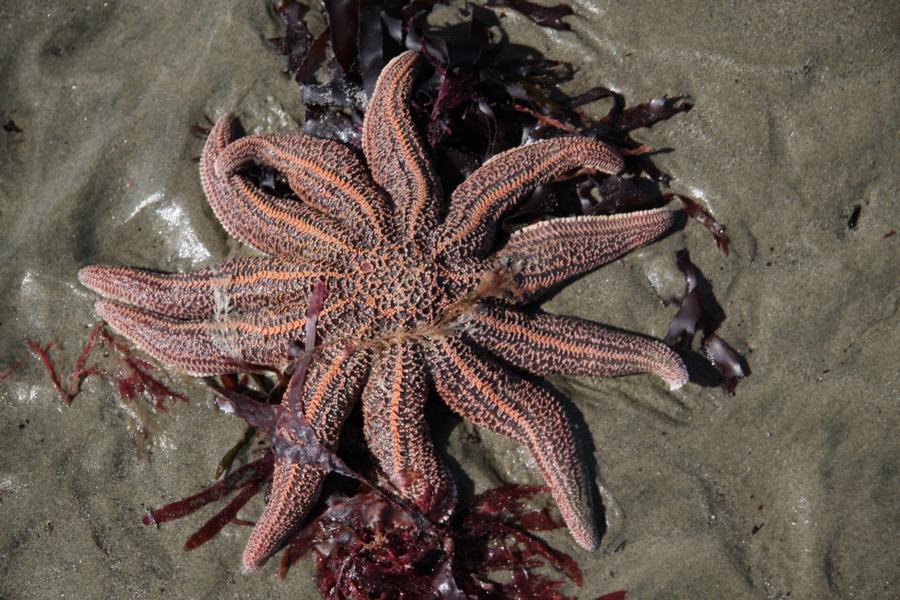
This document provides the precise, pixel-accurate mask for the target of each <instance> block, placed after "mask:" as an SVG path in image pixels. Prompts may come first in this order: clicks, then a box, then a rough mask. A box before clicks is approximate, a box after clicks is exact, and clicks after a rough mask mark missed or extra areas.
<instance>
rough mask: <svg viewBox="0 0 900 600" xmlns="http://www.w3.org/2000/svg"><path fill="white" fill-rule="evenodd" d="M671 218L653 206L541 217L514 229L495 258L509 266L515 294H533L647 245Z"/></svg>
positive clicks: (668, 214) (668, 223)
mask: <svg viewBox="0 0 900 600" xmlns="http://www.w3.org/2000/svg"><path fill="white" fill-rule="evenodd" d="M673 219H674V218H673V213H672V211H670V210H668V209H667V208H657V209H653V210H643V211H639V212H633V213H623V214H619V215H610V216H587V217H568V218H562V219H552V220H550V221H542V222H540V223H535V224H534V225H529V226H528V227H525V228H524V229H520V230H518V231H516V232H515V233H514V234H513V235H512V236H511V237H510V238H509V242H507V244H506V245H505V246H504V247H503V248H502V249H501V250H500V251H499V252H497V253H496V255H495V257H496V259H498V260H499V262H500V264H501V265H503V266H505V267H507V268H509V269H510V270H511V271H512V273H513V274H514V278H515V280H516V284H517V287H518V288H519V293H520V294H521V295H522V296H523V297H524V298H528V297H533V296H535V295H538V294H541V293H543V292H546V291H547V290H549V289H551V288H553V287H554V286H556V285H558V284H560V283H563V282H564V281H566V280H568V279H572V278H573V277H577V276H579V275H583V274H584V273H587V272H589V271H593V270H594V269H597V268H599V267H601V266H603V265H605V264H607V263H609V262H611V261H613V260H615V259H617V258H619V257H620V256H623V255H625V254H627V253H628V252H631V251H632V250H634V249H636V248H640V247H641V246H644V245H646V244H649V243H650V242H652V241H653V240H655V239H656V238H658V237H659V236H661V235H662V234H663V233H665V232H666V231H668V229H669V227H671V226H672V223H673Z"/></svg>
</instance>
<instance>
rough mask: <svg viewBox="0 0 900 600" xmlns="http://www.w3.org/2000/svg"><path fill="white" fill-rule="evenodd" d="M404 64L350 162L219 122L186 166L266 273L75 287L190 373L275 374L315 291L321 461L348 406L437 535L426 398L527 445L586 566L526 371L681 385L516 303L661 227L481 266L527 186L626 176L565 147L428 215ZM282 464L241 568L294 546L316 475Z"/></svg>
mask: <svg viewBox="0 0 900 600" xmlns="http://www.w3.org/2000/svg"><path fill="white" fill-rule="evenodd" d="M416 61H417V54H415V53H411V52H407V53H405V54H402V55H400V56H399V57H397V58H395V59H394V60H393V61H391V62H390V63H389V64H388V65H387V67H385V69H384V71H383V73H382V75H381V78H380V79H379V81H378V84H377V86H376V90H375V93H374V95H373V97H372V100H371V103H370V105H369V109H368V111H367V113H366V117H365V123H364V137H363V154H364V155H365V158H366V161H367V163H365V164H364V163H363V162H362V161H361V160H360V159H359V158H358V157H357V156H356V154H355V153H354V152H353V151H351V150H350V149H348V148H345V147H343V146H341V145H340V144H337V143H336V142H333V141H329V140H320V139H315V138H311V137H308V136H305V135H302V134H299V133H288V134H265V135H254V136H249V137H245V138H242V139H240V140H237V141H232V137H233V131H232V126H231V120H230V119H229V118H228V117H223V118H222V119H220V120H219V122H218V123H217V124H216V125H215V127H214V128H213V130H212V131H211V133H210V135H209V139H208V140H207V143H206V146H205V148H204V151H203V156H202V158H201V165H200V172H201V179H202V181H203V187H204V191H205V192H206V196H207V198H208V199H209V203H210V205H211V206H212V208H213V211H214V212H215V214H216V216H217V217H218V219H219V221H220V222H221V223H222V225H223V227H224V228H225V229H226V230H227V231H228V232H229V233H230V234H231V235H233V236H234V237H236V238H238V239H239V240H241V241H243V242H244V243H246V244H248V245H250V246H252V247H254V248H256V249H258V250H260V251H262V252H264V253H266V254H268V255H270V256H269V257H253V258H239V259H232V260H228V261H225V262H224V263H222V264H220V265H218V266H216V267H210V268H207V269H203V270H200V271H197V272H194V273H188V274H164V273H153V272H150V271H145V270H140V269H132V268H125V267H112V266H89V267H85V268H84V269H82V270H81V271H80V273H79V276H80V278H81V281H82V282H83V283H84V284H85V285H86V286H88V287H90V288H91V289H93V290H95V291H97V292H98V293H99V294H100V295H101V296H103V297H104V299H102V300H100V301H99V302H98V303H97V312H98V314H99V315H100V316H101V317H102V318H103V319H105V320H106V321H107V322H108V323H109V324H110V325H111V326H112V327H113V328H114V329H115V330H116V331H118V332H119V333H121V334H123V335H125V336H126V337H128V338H129V339H131V340H132V341H133V342H134V343H135V344H137V345H138V346H139V347H141V348H143V349H144V350H146V351H147V352H149V353H150V354H151V355H153V356H154V357H156V358H157V359H159V360H160V361H162V362H164V363H168V364H170V365H173V366H174V367H176V368H178V369H181V370H183V371H185V372H187V373H189V374H193V375H215V374H222V373H228V372H234V371H237V370H240V369H241V368H244V367H246V365H248V364H250V365H254V364H256V365H270V366H282V365H284V364H286V363H287V362H288V361H289V359H290V355H289V347H290V343H291V342H301V343H302V342H303V341H304V340H303V336H304V326H305V322H306V320H305V316H304V315H305V308H306V301H307V299H308V298H309V296H310V292H311V291H312V289H313V286H314V285H315V284H316V282H317V281H320V280H324V281H325V282H327V285H328V289H329V296H328V300H327V302H326V304H325V307H324V309H323V311H322V314H321V315H320V316H319V321H318V326H317V328H316V331H317V338H318V339H317V340H316V344H317V354H316V359H315V360H314V362H313V367H312V369H311V372H310V375H309V380H308V381H307V384H306V387H305V391H304V394H305V397H304V402H303V407H304V409H303V410H304V413H305V417H306V419H307V421H308V422H309V423H310V424H311V426H312V428H313V430H314V431H315V433H316V436H317V437H318V439H319V440H320V442H321V443H322V444H323V445H324V446H326V447H328V448H334V447H335V445H336V444H337V440H338V436H339V433H340V429H341V427H342V425H343V422H344V420H345V418H346V417H347V414H348V413H349V412H350V410H351V409H352V407H353V406H354V404H355V402H356V401H358V400H359V399H360V398H361V400H362V409H363V418H364V434H365V438H366V442H367V444H368V446H369V448H370V449H371V451H372V454H373V456H374V457H375V459H376V460H377V462H378V465H379V467H380V469H381V471H382V472H383V474H384V477H385V479H386V480H388V481H389V482H390V483H391V484H393V485H394V486H395V487H396V488H397V489H398V491H399V493H400V494H401V495H403V496H404V497H405V498H406V499H407V500H408V501H410V502H412V503H413V504H415V505H416V506H418V507H419V508H420V509H422V510H423V512H425V513H426V514H428V515H429V516H431V517H432V518H435V519H440V518H442V517H446V516H447V515H449V513H450V512H451V511H452V509H453V506H454V504H455V498H456V496H455V487H454V484H453V480H452V478H451V477H450V474H449V472H448V471H447V469H446V467H444V466H443V465H442V464H441V462H440V460H439V458H438V456H437V454H436V453H435V450H434V447H433V444H432V442H431V437H430V433H429V429H428V424H427V423H426V421H425V417H424V405H425V401H426V398H427V396H428V393H429V390H430V389H434V390H435V391H436V392H437V395H438V396H439V397H440V398H441V399H442V400H443V401H444V402H445V403H446V404H447V405H448V406H449V407H450V408H451V409H453V410H454V411H456V412H457V413H459V414H460V415H461V416H462V417H463V418H465V419H467V420H469V421H472V422H473V423H475V424H477V425H479V426H482V427H486V428H488V429H490V430H492V431H495V432H497V433H500V434H502V435H506V436H509V437H511V438H513V439H515V440H517V441H518V442H520V443H522V444H523V445H525V446H526V447H527V448H528V450H529V451H530V452H531V454H532V456H533V457H534V459H535V462H536V463H537V465H538V468H539V469H540V471H541V473H542V475H543V477H544V479H545V481H546V482H547V484H548V485H549V487H550V489H551V491H552V494H553V496H554V498H555V500H556V502H557V504H558V506H559V508H560V511H561V513H562V515H563V518H564V519H565V521H566V524H567V525H568V527H569V529H570V531H571V532H572V535H573V536H574V538H575V540H576V541H577V542H578V543H579V544H580V545H581V546H583V547H585V548H588V549H593V548H595V547H596V546H597V544H598V538H597V530H596V527H595V523H594V509H593V499H592V496H591V488H590V485H589V481H588V478H587V475H586V470H585V468H584V459H583V457H581V456H579V454H578V452H577V451H576V443H575V440H574V437H573V433H572V428H571V425H570V423H569V421H568V419H567V417H566V414H565V411H564V408H563V405H562V404H561V402H560V400H559V398H558V397H557V396H556V395H554V394H552V393H550V392H549V391H547V390H545V389H544V388H543V387H542V386H540V385H538V384H537V383H536V382H535V381H533V380H532V379H530V375H526V374H523V373H522V372H525V373H529V374H531V375H537V376H541V375H548V374H556V373H558V374H571V375H586V376H596V375H604V376H607V375H624V374H628V373H643V372H649V373H653V374H656V375H658V376H659V377H661V378H662V379H663V380H664V381H665V382H666V383H668V384H669V386H670V387H672V388H673V389H674V388H678V387H680V386H681V385H683V384H684V383H685V382H686V381H687V373H686V371H685V368H684V365H683V364H682V362H681V360H680V359H679V358H678V356H677V355H676V354H675V353H674V352H672V350H670V349H669V348H668V347H667V346H665V345H664V344H662V343H660V342H658V341H655V340H650V339H647V338H644V337H642V336H638V335H635V334H631V333H625V332H621V331H616V330H611V329H608V328H605V327H603V326H601V325H599V324H596V323H592V322H590V321H584V320H581V319H574V318H571V317H562V316H554V315H549V314H545V313H541V312H537V311H535V310H527V309H525V308H523V305H526V304H528V303H529V302H530V301H532V300H533V299H535V298H537V297H538V296H540V295H541V294H542V293H544V292H546V291H547V290H549V289H551V288H554V287H556V286H558V285H560V284H562V283H563V282H565V281H567V280H569V279H571V278H573V277H577V276H579V275H581V274H583V273H585V272H588V271H591V270H593V269H596V268H598V267H600V266H601V265H603V264H605V263H607V262H609V261H611V260H614V259H616V258H618V257H619V256H622V255H623V254H625V253H627V252H628V251H630V250H632V249H634V248H637V247H640V246H642V245H644V244H647V243H649V242H651V241H653V240H654V239H656V238H657V237H659V236H660V235H662V234H663V233H664V232H665V231H666V230H667V229H668V228H669V227H670V225H671V223H672V215H671V213H670V212H669V211H668V210H666V209H657V210H649V211H643V212H637V213H629V214H623V215H615V216H610V217H606V216H586V217H574V218H564V219H556V220H551V221H546V222H541V223H537V224H535V225H531V226H529V227H525V228H524V229H521V230H519V231H517V232H516V233H514V234H513V235H512V236H511V238H510V239H509V241H508V242H507V243H506V244H505V245H503V246H502V247H501V248H499V249H496V248H495V247H494V246H495V235H496V229H497V222H498V220H499V219H500V218H502V217H503V215H504V214H505V213H506V212H507V211H509V210H510V209H511V208H512V207H514V206H515V205H516V203H518V202H519V201H521V199H522V198H523V197H524V196H525V195H526V194H527V193H528V192H530V190H532V189H533V188H534V187H536V186H537V185H540V184H543V183H547V182H549V181H553V180H557V179H562V178H565V177H566V176H570V175H571V174H573V173H574V172H577V171H580V170H585V169H586V170H595V171H602V172H604V173H610V174H613V173H616V172H618V171H619V170H620V169H621V167H622V160H621V158H620V157H619V156H618V155H617V154H616V152H615V151H613V150H612V149H611V148H609V147H608V146H606V145H604V144H602V143H601V142H599V141H597V140H594V139H590V138H585V137H577V136H573V137H563V138H555V139H550V140H544V141H538V142H535V143H532V144H530V145H527V146H524V147H521V148H516V149H513V150H509V151H507V152H504V153H502V154H499V155H497V156H495V157H493V158H492V159H490V160H489V161H487V162H486V163H485V164H484V165H483V166H482V167H481V168H480V169H478V170H476V171H475V172H474V173H472V175H471V176H470V177H469V178H468V179H467V180H466V181H464V182H463V183H462V184H460V185H459V186H458V187H457V189H456V190H455V191H454V192H453V193H452V195H451V196H450V199H449V203H448V208H447V213H446V216H444V215H442V207H443V206H444V203H443V200H442V192H441V186H440V183H439V181H438V179H437V177H436V176H435V174H434V171H433V169H432V167H431V163H430V161H429V158H428V152H427V150H426V149H425V146H424V144H423V142H422V139H421V138H420V137H419V135H418V133H417V131H416V128H415V124H414V122H413V119H412V115H411V113H410V110H409V106H408V99H409V94H410V90H411V87H412V84H413V79H414V77H415V71H416ZM253 163H256V164H262V165H268V166H270V167H273V168H275V169H277V170H278V171H279V172H281V173H282V174H283V175H284V176H285V178H286V180H287V182H288V183H289V185H290V187H291V189H292V190H293V192H294V193H295V194H296V196H297V198H298V200H299V201H297V200H292V199H288V198H277V197H274V196H272V195H270V194H267V193H266V192H265V191H263V190H262V189H260V188H259V187H258V186H256V185H254V184H253V183H252V182H251V181H250V180H248V179H247V178H246V177H245V176H244V175H243V174H242V173H241V168H242V167H244V166H247V165H250V164H253ZM366 164H367V165H368V167H367V166H366ZM507 365H508V366H507ZM513 368H516V369H518V370H519V372H516V371H513ZM292 461H293V459H291V458H290V457H289V456H282V457H279V458H278V459H277V461H276V466H275V473H274V477H273V484H272V491H271V495H270V499H269V501H268V503H267V505H266V507H265V509H264V510H263V513H262V515H261V516H260V518H259V520H258V521H257V523H256V526H255V528H254V529H253V532H252V533H251V535H250V540H249V542H248V544H247V547H246V549H245V551H244V557H243V564H244V566H245V568H246V569H248V570H253V569H256V568H258V567H259V566H260V565H262V564H263V563H264V562H265V561H266V560H267V559H268V558H269V557H270V556H271V555H272V554H273V553H275V552H276V551H278V550H279V549H280V548H281V547H282V546H283V545H284V544H285V543H286V542H287V541H288V540H289V539H290V537H291V536H292V535H293V534H294V532H295V531H296V530H297V529H298V527H299V526H300V525H301V524H302V521H303V519H304V517H305V515H306V513H307V511H308V510H309V508H310V506H311V505H312V503H313V502H314V500H315V498H316V495H317V494H318V491H319V489H320V486H321V483H322V480H323V479H324V477H325V475H326V473H325V472H324V471H323V470H322V469H321V468H319V467H315V466H312V465H309V464H303V463H300V462H292Z"/></svg>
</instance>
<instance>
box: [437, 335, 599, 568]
mask: <svg viewBox="0 0 900 600" xmlns="http://www.w3.org/2000/svg"><path fill="white" fill-rule="evenodd" d="M429 367H430V369H431V373H432V376H433V379H434V383H435V387H436V389H437V391H438V395H439V396H440V397H441V399H442V400H443V401H444V402H445V403H447V405H448V406H450V408H452V409H453V410H454V411H455V412H457V413H459V414H460V415H461V416H462V417H463V418H465V419H466V420H468V421H471V422H473V423H475V424H476V425H479V426H482V427H486V428H488V429H490V430H492V431H494V432H496V433H499V434H502V435H505V436H507V437H511V438H513V439H515V440H516V441H518V442H519V443H521V444H523V445H525V446H526V447H527V448H528V449H529V451H530V452H531V455H532V456H533V457H534V459H535V462H537V464H538V466H539V468H540V470H541V473H542V474H543V476H544V479H545V481H546V482H547V485H548V486H549V487H550V490H551V493H552V495H553V497H554V499H555V500H556V503H557V505H558V506H559V510H560V513H561V514H562V516H563V519H564V520H565V522H566V525H567V526H568V527H569V531H570V532H571V533H572V537H573V538H574V539H575V541H576V542H578V544H579V545H580V546H582V547H583V548H585V549H588V550H593V549H595V548H596V547H597V545H598V543H599V540H598V537H597V529H596V526H595V523H594V508H593V497H592V495H591V490H590V487H589V482H588V479H587V473H586V470H585V468H584V466H583V462H582V459H581V457H580V456H578V454H579V453H578V450H577V447H576V444H575V440H574V437H573V435H572V431H571V426H570V424H569V422H568V419H567V417H566V415H565V412H564V410H563V408H562V405H561V404H560V402H559V400H558V399H557V398H556V397H554V396H552V395H550V394H549V393H547V392H546V391H544V390H543V389H541V388H540V387H538V386H536V385H534V384H533V383H531V382H529V381H527V380H525V379H522V378H521V377H519V376H518V375H516V374H515V373H513V372H512V371H510V370H509V369H507V368H506V367H504V366H503V365H501V364H499V363H497V362H494V361H491V362H487V361H485V359H483V358H481V356H479V354H478V353H477V352H475V351H474V350H473V349H472V348H471V347H470V346H468V345H467V344H465V343H464V342H462V341H461V340H459V339H458V338H444V339H440V340H435V341H434V342H433V345H432V347H431V353H430V355H429Z"/></svg>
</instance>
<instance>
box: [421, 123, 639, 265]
mask: <svg viewBox="0 0 900 600" xmlns="http://www.w3.org/2000/svg"><path fill="white" fill-rule="evenodd" d="M622 166H623V163H622V158H621V157H620V156H619V155H618V154H617V153H616V151H615V150H613V149H612V148H610V147H609V146H607V145H606V144H604V143H603V142H600V141H598V140H595V139H593V138H587V137H580V136H571V137H561V138H553V139H549V140H541V141H538V142H534V143H532V144H528V145H526V146H520V147H518V148H513V149H512V150H507V151H506V152H502V153H500V154H498V155H496V156H494V157H493V158H491V159H490V160H488V161H487V162H485V163H484V164H483V165H482V166H481V167H479V168H478V169H477V170H476V171H475V172H474V173H472V174H471V175H470V176H469V177H468V178H467V179H466V180H465V181H463V182H462V183H461V184H459V186H458V187H457V188H456V190H454V192H453V195H452V197H451V198H450V208H449V211H448V213H447V218H446V220H445V221H444V223H443V225H441V226H440V227H439V228H437V229H436V230H435V232H434V233H433V236H432V238H431V239H432V243H433V245H434V247H435V249H436V250H437V252H438V253H449V254H462V255H463V256H466V257H468V256H472V255H476V256H481V255H483V253H485V252H487V251H488V250H489V249H490V247H491V246H492V245H493V243H494V234H495V229H496V225H497V220H498V219H499V218H500V217H502V216H503V214H504V213H505V212H506V211H507V210H509V209H510V208H512V207H513V206H515V204H516V203H518V202H519V201H520V200H522V198H524V197H525V196H526V195H527V194H528V193H529V192H531V190H533V189H534V188H535V187H537V186H539V185H541V184H544V183H548V182H551V181H556V180H559V179H563V178H565V177H566V176H568V175H570V174H573V173H575V172H576V171H578V170H581V169H592V170H596V171H601V172H603V173H611V174H613V173H618V172H619V171H620V170H621V169H622Z"/></svg>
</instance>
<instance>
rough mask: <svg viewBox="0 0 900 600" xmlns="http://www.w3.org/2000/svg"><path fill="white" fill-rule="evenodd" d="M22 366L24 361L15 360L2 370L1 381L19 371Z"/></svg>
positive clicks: (0, 372)
mask: <svg viewBox="0 0 900 600" xmlns="http://www.w3.org/2000/svg"><path fill="white" fill-rule="evenodd" d="M21 368H22V363H21V362H20V361H18V360H17V361H15V362H14V363H13V364H11V365H9V366H8V367H6V368H5V369H3V370H2V371H0V382H2V381H4V380H6V379H8V378H9V376H10V375H12V374H13V373H15V372H16V371H18V370H19V369H21Z"/></svg>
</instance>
